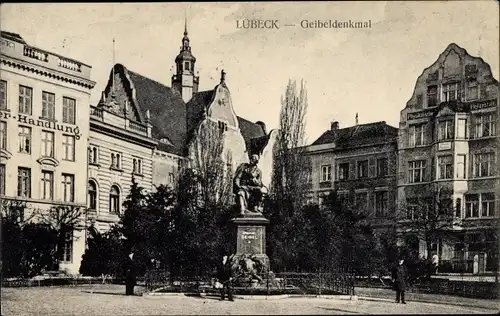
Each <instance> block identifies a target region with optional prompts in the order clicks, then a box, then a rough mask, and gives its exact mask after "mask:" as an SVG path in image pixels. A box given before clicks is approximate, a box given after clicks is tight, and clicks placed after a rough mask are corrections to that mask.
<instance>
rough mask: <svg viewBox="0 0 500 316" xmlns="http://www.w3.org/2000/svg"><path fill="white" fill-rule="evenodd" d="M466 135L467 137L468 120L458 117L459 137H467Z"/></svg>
mask: <svg viewBox="0 0 500 316" xmlns="http://www.w3.org/2000/svg"><path fill="white" fill-rule="evenodd" d="M466 137H467V120H466V119H458V126H457V138H459V139H465V138H466Z"/></svg>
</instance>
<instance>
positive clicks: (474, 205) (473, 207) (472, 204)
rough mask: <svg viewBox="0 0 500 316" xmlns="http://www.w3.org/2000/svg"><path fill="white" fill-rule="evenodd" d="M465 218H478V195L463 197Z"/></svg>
mask: <svg viewBox="0 0 500 316" xmlns="http://www.w3.org/2000/svg"><path fill="white" fill-rule="evenodd" d="M465 217H479V195H478V194H467V195H465Z"/></svg>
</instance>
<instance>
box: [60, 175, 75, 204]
mask: <svg viewBox="0 0 500 316" xmlns="http://www.w3.org/2000/svg"><path fill="white" fill-rule="evenodd" d="M62 200H63V201H64V202H74V201H75V176H74V175H72V174H65V173H63V174H62Z"/></svg>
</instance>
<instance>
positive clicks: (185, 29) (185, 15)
mask: <svg viewBox="0 0 500 316" xmlns="http://www.w3.org/2000/svg"><path fill="white" fill-rule="evenodd" d="M187 25H188V22H187V9H184V36H187V35H188V26H187Z"/></svg>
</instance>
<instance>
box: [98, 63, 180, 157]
mask: <svg viewBox="0 0 500 316" xmlns="http://www.w3.org/2000/svg"><path fill="white" fill-rule="evenodd" d="M114 68H115V69H114V71H115V73H117V74H120V75H121V78H122V80H123V82H124V87H125V89H126V90H128V91H127V93H128V94H129V95H130V96H131V99H133V98H132V96H134V93H133V92H132V91H133V89H135V100H134V102H135V101H137V104H135V106H136V108H137V110H138V111H139V112H140V117H141V118H145V117H146V112H147V111H148V110H149V112H150V117H151V125H152V136H153V137H154V138H155V139H158V140H161V139H164V138H166V139H168V140H169V141H170V143H171V145H170V144H167V143H164V142H160V144H159V148H160V149H161V150H164V151H166V152H170V153H173V154H178V155H182V153H183V149H184V145H185V139H186V105H185V104H184V101H183V100H182V98H181V96H180V95H179V94H177V93H176V92H175V91H173V90H172V89H171V88H169V87H167V86H165V85H163V84H161V83H159V82H157V81H154V80H152V79H149V78H147V77H145V76H142V75H140V74H138V73H136V72H134V71H130V70H128V69H127V68H125V66H123V65H121V64H116V65H115V67H114ZM112 76H113V72H111V74H110V82H109V83H108V86H107V87H106V90H105V93H106V94H107V93H109V89H110V87H111V81H112Z"/></svg>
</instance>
